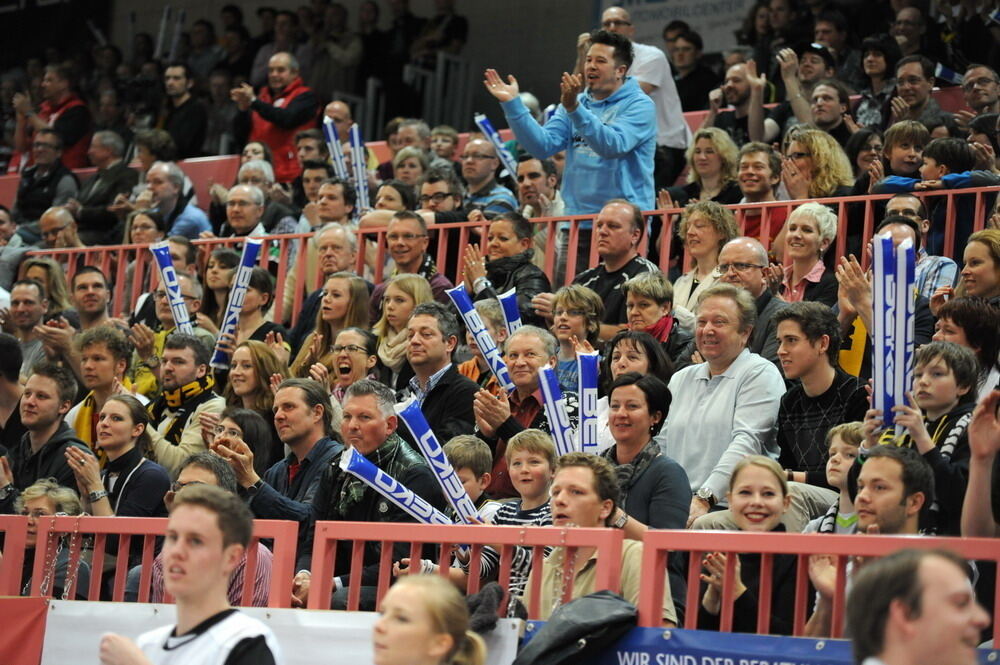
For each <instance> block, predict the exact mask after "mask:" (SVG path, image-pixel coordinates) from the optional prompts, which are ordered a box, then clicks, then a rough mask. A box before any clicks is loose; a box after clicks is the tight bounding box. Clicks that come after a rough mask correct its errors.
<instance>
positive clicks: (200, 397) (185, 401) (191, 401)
mask: <svg viewBox="0 0 1000 665" xmlns="http://www.w3.org/2000/svg"><path fill="white" fill-rule="evenodd" d="M214 385H215V379H214V378H212V375H211V374H206V375H205V376H203V377H201V378H200V379H195V380H194V381H192V382H191V383H188V384H185V385H183V386H181V387H180V388H177V389H176V390H164V391H163V392H162V393H160V397H159V399H157V400H156V401H155V402H153V403H152V404H150V405H149V415H150V418H151V419H152V421H153V422H154V423H159V422H160V421H161V420H163V418H164V416H165V415H166V410H167V409H171V410H172V411H173V412H174V413H173V416H174V422H173V423H171V425H170V429H168V430H167V431H166V433H165V434H164V435H163V438H165V439H166V440H167V441H169V442H170V443H172V444H174V445H177V444H178V443H180V440H181V433H182V432H183V431H184V427H185V425H187V421H188V418H189V417H190V416H191V414H192V413H194V410H195V409H197V408H198V407H199V406H200V405H201V404H203V403H205V402H207V401H208V400H210V399H212V398H213V397H215V393H213V392H212V387H213V386H214Z"/></svg>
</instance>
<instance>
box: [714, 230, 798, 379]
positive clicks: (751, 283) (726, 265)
mask: <svg viewBox="0 0 1000 665" xmlns="http://www.w3.org/2000/svg"><path fill="white" fill-rule="evenodd" d="M768 265H769V263H768V260H767V250H766V249H764V245H762V244H760V241H759V240H757V239H756V238H733V239H732V240H730V241H729V242H727V243H726V244H725V245H724V246H723V247H722V251H721V252H719V265H717V266H716V267H715V273H716V275H718V278H719V281H720V282H725V283H726V284H732V285H734V286H739V287H742V288H744V289H746V290H747V291H748V292H749V293H750V295H751V296H753V299H754V304H755V305H756V306H757V323H756V324H754V327H753V330H752V331H751V332H750V339H749V340H748V341H747V348H748V349H750V352H751V353H756V354H757V355H759V356H762V357H764V358H767V359H768V360H770V361H771V362H773V363H774V364H775V365H779V361H778V338H777V336H776V335H775V330H776V329H777V323H775V321H774V316H775V314H777V313H778V312H780V311H781V310H782V309H784V308H785V307H786V306H787V305H788V303H786V302H785V301H784V300H782V299H781V298H779V297H777V296H776V295H774V293H773V292H772V291H771V289H769V288H768V281H767V270H768Z"/></svg>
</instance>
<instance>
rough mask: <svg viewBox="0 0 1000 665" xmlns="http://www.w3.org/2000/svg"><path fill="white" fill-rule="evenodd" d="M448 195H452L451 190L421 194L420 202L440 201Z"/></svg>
mask: <svg viewBox="0 0 1000 665" xmlns="http://www.w3.org/2000/svg"><path fill="white" fill-rule="evenodd" d="M449 196H452V194H451V192H438V193H437V194H421V195H420V202H421V203H428V202H430V201H433V202H434V203H441V202H442V201H444V200H445V199H446V198H448V197H449Z"/></svg>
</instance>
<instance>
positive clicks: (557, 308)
mask: <svg viewBox="0 0 1000 665" xmlns="http://www.w3.org/2000/svg"><path fill="white" fill-rule="evenodd" d="M603 316H604V301H602V300H601V298H600V296H598V295H597V294H596V293H594V292H593V291H592V290H591V289H588V288H587V287H586V286H580V285H579V284H570V285H569V286H564V287H562V288H561V289H559V290H558V291H556V294H555V297H554V298H553V299H552V327H551V328H550V330H551V331H552V334H553V335H555V337H556V340H558V341H559V359H558V362H557V364H556V376H557V377H559V387H560V388H562V389H563V390H569V391H572V392H574V393H575V392H577V391H578V390H579V389H580V385H579V376H580V372H579V369H578V366H577V362H576V353H577V344H578V342H582V341H584V340H586V342H587V343H588V344H589V345H590V346H591V347H592V348H597V347H598V346H599V344H600V342H599V338H600V334H601V319H602V318H603Z"/></svg>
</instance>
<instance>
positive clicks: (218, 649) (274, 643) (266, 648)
mask: <svg viewBox="0 0 1000 665" xmlns="http://www.w3.org/2000/svg"><path fill="white" fill-rule="evenodd" d="M174 629H175V626H163V627H162V628H157V629H155V630H151V631H149V632H147V633H143V634H142V635H140V636H139V639H137V640H136V644H138V646H139V648H140V649H142V652H143V653H144V654H145V655H146V657H147V658H149V660H150V661H152V662H153V663H154V664H155V665H224V664H226V663H230V665H244V664H246V665H258V664H259V665H264V664H265V663H273V664H275V665H277V664H278V663H281V662H282V659H281V648H280V647H279V646H278V640H277V638H275V636H274V633H272V632H271V629H270V628H268V627H267V626H266V625H264V624H263V623H261V622H260V621H258V620H257V619H254V618H252V617H249V616H247V615H246V614H243V613H242V612H240V611H239V610H235V609H230V610H226V611H224V612H220V613H219V614H216V615H215V616H213V617H209V618H208V619H206V620H205V621H203V622H202V623H200V624H199V625H198V626H196V627H195V628H194V629H193V630H192V631H190V632H189V633H187V634H185V635H181V636H180V637H174V636H173V635H172V634H173V632H174ZM256 638H263V640H260V639H256ZM244 640H250V641H251V642H248V643H247V644H243V642H244ZM237 646H240V647H241V651H242V653H243V657H240V658H235V660H233V661H231V662H230V661H229V658H230V655H231V653H232V651H233V649H234V648H235V647H237ZM268 652H270V658H268Z"/></svg>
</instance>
